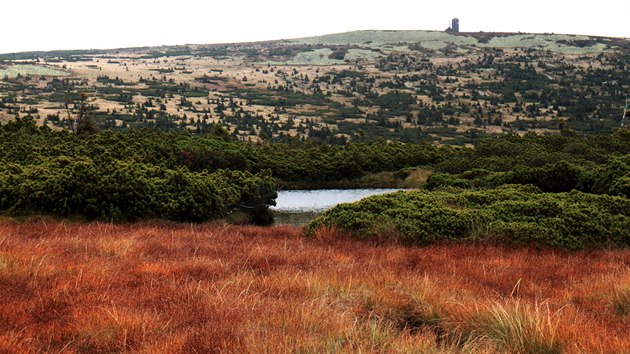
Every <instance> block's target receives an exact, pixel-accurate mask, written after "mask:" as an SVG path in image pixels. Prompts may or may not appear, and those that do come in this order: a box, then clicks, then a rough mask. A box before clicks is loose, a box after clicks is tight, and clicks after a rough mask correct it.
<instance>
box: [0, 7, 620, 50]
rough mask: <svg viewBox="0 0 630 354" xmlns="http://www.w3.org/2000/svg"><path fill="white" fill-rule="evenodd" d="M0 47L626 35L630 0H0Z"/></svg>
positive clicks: (14, 48) (115, 46) (35, 47)
mask: <svg viewBox="0 0 630 354" xmlns="http://www.w3.org/2000/svg"><path fill="white" fill-rule="evenodd" d="M0 14H1V16H0V18H1V19H0V33H1V34H2V37H0V53H9V52H19V51H32V50H55V49H91V48H120V47H132V46H154V45H171V44H192V43H196V44H205V43H222V42H242V41H259V40H272V39H283V38H285V39H286V38H297V37H305V36H313V35H322V34H329V33H336V32H345V31H353V30H366V29H392V30H408V29H419V30H438V31H441V30H444V29H446V27H448V24H449V20H450V19H451V18H452V17H458V18H459V19H460V29H461V30H462V31H467V32H476V31H485V32H519V31H520V32H536V33H545V32H548V33H566V34H590V35H600V36H611V37H626V38H630V1H629V0H599V1H581V0H577V1H564V0H563V1H554V0H527V1H519V2H511V1H509V0H503V1H499V0H485V1H484V0H479V1H473V0H450V1H443V0H431V1H423V0H413V1H403V0H380V1H371V0H367V1H358V0H318V1H296V0H294V1H289V0H268V1H251V0H231V1H193V0H177V1H162V0H153V1H148V0H107V1H89V0H83V1H79V0H30V1H29V0H21V1H13V0H2V3H1V4H0Z"/></svg>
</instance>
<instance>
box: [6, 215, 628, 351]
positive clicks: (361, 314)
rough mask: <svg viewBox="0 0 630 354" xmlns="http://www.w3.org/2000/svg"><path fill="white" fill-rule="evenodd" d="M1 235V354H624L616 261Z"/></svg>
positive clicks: (200, 235)
mask: <svg viewBox="0 0 630 354" xmlns="http://www.w3.org/2000/svg"><path fill="white" fill-rule="evenodd" d="M336 236H338V235H336V232H334V230H333V231H329V232H327V233H326V234H321V235H317V238H304V237H303V236H302V232H301V230H299V229H297V228H292V227H272V228H261V227H250V226H227V225H223V224H207V225H166V224H161V223H144V224H135V225H111V224H102V223H91V224H78V223H66V222H46V221H34V222H28V223H13V222H10V221H3V222H2V223H0V302H1V303H2V306H0V352H41V351H43V352H111V351H138V352H147V353H149V352H150V353H154V352H168V353H177V352H261V353H265V352H397V351H398V352H461V351H467V352H505V351H512V352H519V351H520V352H526V351H532V350H534V351H541V350H546V351H548V352H557V351H563V352H610V353H612V352H629V351H630V339H629V337H628V335H627V333H629V328H630V319H629V315H628V313H627V312H625V309H627V306H628V303H627V301H628V300H627V297H626V296H627V285H629V284H630V283H629V282H628V279H630V278H629V274H630V270H629V269H628V265H630V251H628V250H589V251H580V252H565V251H558V250H536V249H529V248H521V249H510V248H503V247H498V246H490V245H446V244H443V245H434V246H428V247H423V248H418V247H404V246H399V245H374V244H369V243H362V242H359V241H350V240H337V239H336Z"/></svg>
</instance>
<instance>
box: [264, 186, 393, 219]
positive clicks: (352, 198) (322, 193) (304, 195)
mask: <svg viewBox="0 0 630 354" xmlns="http://www.w3.org/2000/svg"><path fill="white" fill-rule="evenodd" d="M397 190H398V189H317V190H293V191H279V192H278V198H277V199H276V206H274V207H272V208H271V209H272V210H273V212H274V220H275V224H276V225H280V224H289V225H295V226H301V225H304V224H306V223H308V222H309V221H311V220H313V219H315V218H316V217H317V216H318V215H319V214H321V213H323V212H324V211H326V210H327V209H330V208H332V207H333V206H335V205H337V204H340V203H349V202H356V201H357V200H361V199H363V198H365V197H369V196H371V195H377V194H384V193H391V192H395V191H397Z"/></svg>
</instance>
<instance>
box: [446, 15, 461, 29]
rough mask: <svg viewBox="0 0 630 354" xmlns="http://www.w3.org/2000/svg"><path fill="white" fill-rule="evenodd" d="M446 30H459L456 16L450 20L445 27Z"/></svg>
mask: <svg viewBox="0 0 630 354" xmlns="http://www.w3.org/2000/svg"><path fill="white" fill-rule="evenodd" d="M446 32H453V33H458V32H459V19H458V18H457V17H455V18H454V19H452V20H451V23H450V26H448V28H447V29H446Z"/></svg>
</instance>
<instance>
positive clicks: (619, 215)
mask: <svg viewBox="0 0 630 354" xmlns="http://www.w3.org/2000/svg"><path fill="white" fill-rule="evenodd" d="M322 227H327V228H334V229H337V230H338V231H340V232H342V233H344V234H346V233H347V234H351V235H354V237H356V238H360V239H368V240H369V239H376V240H378V239H394V240H400V241H402V242H407V243H414V244H427V243H431V242H435V241H444V240H461V241H491V242H497V243H502V244H525V245H530V244H531V245H539V246H555V247H563V248H569V249H578V248H582V247H584V246H599V247H604V246H618V247H628V246H630V200H629V199H627V198H622V197H611V196H607V195H593V194H586V193H582V192H578V191H572V192H570V193H555V194H554V193H543V192H541V191H540V190H539V189H537V188H535V187H533V186H517V185H504V186H501V187H498V188H496V189H488V190H465V189H458V188H450V189H444V190H438V191H433V192H427V191H410V192H404V191H403V192H397V193H392V194H387V195H379V196H372V197H369V198H365V199H363V200H361V201H358V202H355V203H349V204H341V205H338V206H336V207H333V208H332V209H330V210H328V211H326V212H325V213H324V214H323V215H322V216H320V217H319V218H318V219H316V220H315V221H313V222H312V223H311V224H310V225H309V227H308V228H309V233H310V234H314V233H316V231H317V229H318V228H322Z"/></svg>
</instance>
